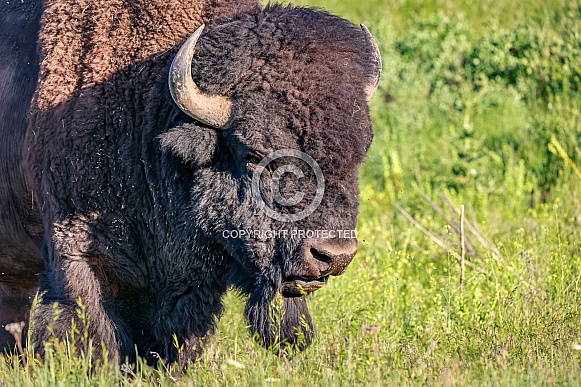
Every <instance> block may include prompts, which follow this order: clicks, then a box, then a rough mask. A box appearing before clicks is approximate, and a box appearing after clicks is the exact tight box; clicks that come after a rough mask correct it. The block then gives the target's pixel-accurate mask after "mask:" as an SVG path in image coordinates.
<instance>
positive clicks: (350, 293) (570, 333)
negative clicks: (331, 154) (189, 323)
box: [0, 0, 581, 386]
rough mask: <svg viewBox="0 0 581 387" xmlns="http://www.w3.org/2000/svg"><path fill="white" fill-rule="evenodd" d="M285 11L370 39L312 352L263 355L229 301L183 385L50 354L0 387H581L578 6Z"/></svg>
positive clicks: (171, 371) (6, 376) (162, 372)
mask: <svg viewBox="0 0 581 387" xmlns="http://www.w3.org/2000/svg"><path fill="white" fill-rule="evenodd" d="M299 3H308V4H309V5H318V6H322V7H324V8H326V9H330V10H332V11H334V12H336V13H338V14H340V15H342V16H344V17H347V18H349V19H351V20H353V21H354V22H363V23H365V24H366V25H368V26H369V28H370V29H371V31H372V33H373V34H374V35H375V36H376V38H377V40H378V42H379V45H380V48H381V50H382V54H383V63H384V73H383V78H382V81H381V85H380V90H379V92H378V94H377V95H376V96H375V97H374V99H373V100H372V102H371V110H372V115H373V118H374V125H375V126H374V128H375V132H376V136H375V140H374V144H373V146H372V149H371V151H370V154H369V156H368V160H367V163H366V164H365V166H364V168H363V170H362V173H361V215H360V220H359V226H358V227H359V228H358V233H359V239H360V244H359V246H360V248H359V253H358V256H357V258H356V259H355V261H354V262H353V263H352V265H351V266H350V267H349V269H348V270H347V272H346V273H345V274H344V275H343V276H341V277H337V278H333V279H332V280H331V281H330V283H329V284H328V286H326V287H325V288H324V289H322V290H320V291H318V292H316V293H315V294H314V295H312V296H311V297H310V298H311V300H310V308H311V311H312V314H313V318H314V320H315V326H316V327H317V330H318V331H317V339H316V341H315V342H314V344H313V345H312V347H311V348H310V349H308V350H307V351H306V352H305V353H302V354H294V355H292V354H291V355H289V356H282V357H277V356H274V355H273V354H272V353H270V352H268V351H265V350H263V349H262V348H260V347H259V346H257V345H256V344H255V343H254V342H253V340H252V338H251V337H250V336H249V334H248V333H247V331H246V328H245V323H244V321H243V319H242V317H241V316H242V308H243V301H242V300H241V299H240V298H239V297H238V296H237V295H236V294H234V293H230V294H229V295H228V296H227V309H226V312H225V315H224V316H223V318H222V320H221V321H220V325H219V332H218V333H217V334H216V335H214V336H213V337H212V338H210V340H209V343H208V344H207V347H206V350H205V352H204V354H203V356H202V358H201V359H200V361H199V362H198V363H196V364H195V365H193V366H191V367H189V368H188V369H187V370H185V371H184V372H183V373H182V372H181V370H179V369H176V368H175V367H173V368H171V367H169V366H167V367H161V368H160V369H159V370H154V369H152V368H149V367H147V366H143V365H139V367H137V368H134V369H129V368H125V369H122V368H119V367H118V366H116V365H114V364H109V363H106V364H103V365H101V366H98V367H96V368H91V367H90V365H89V364H90V363H89V362H90V359H89V356H85V357H81V358H78V357H74V356H71V351H70V345H69V346H67V345H66V344H62V343H61V344H58V343H55V345H54V346H53V347H52V349H50V350H49V352H48V355H47V357H46V360H45V361H40V360H34V359H33V358H29V361H28V364H27V365H26V366H25V367H23V366H22V365H21V364H20V363H19V362H18V360H17V359H16V357H5V358H4V359H3V360H0V385H53V384H54V385H56V384H62V385H68V384H76V385H88V384H92V385H93V384H94V385H112V384H121V385H142V384H151V383H156V384H157V383H159V384H174V383H177V384H180V385H220V386H222V385H231V384H243V385H290V384H297V385H307V384H315V385H345V384H347V385H360V384H371V385H393V384H396V383H397V384H405V385H407V384H438V385H467V384H478V385H480V384H490V385H497V384H511V385H512V384H535V385H538V384H553V383H559V384H571V385H578V384H580V383H581V369H580V365H581V351H580V349H581V333H580V332H581V283H580V279H581V172H580V169H581V110H580V109H581V93H580V85H581V4H580V3H578V2H576V1H567V0H558V1H551V2H548V1H541V0H532V1H524V0H516V1H513V2H496V1H492V0H483V1H479V2H468V1H464V0H447V1H443V0H412V1H406V2H403V1H397V0H384V1H380V0H369V1H361V2H356V3H355V2H350V1H345V0H320V1H308V0H305V1H299ZM462 207H463V208H464V216H462V215H461V214H462V212H463V211H462ZM462 241H463V242H464V243H463V244H464V249H463V248H462ZM463 252H464V257H465V269H464V270H462V264H461V260H462V255H463V254H462V253H463ZM77 337H78V340H80V341H81V342H86V340H87V339H86V338H85V337H84V336H83V335H82V334H80V333H79V334H78V335H77Z"/></svg>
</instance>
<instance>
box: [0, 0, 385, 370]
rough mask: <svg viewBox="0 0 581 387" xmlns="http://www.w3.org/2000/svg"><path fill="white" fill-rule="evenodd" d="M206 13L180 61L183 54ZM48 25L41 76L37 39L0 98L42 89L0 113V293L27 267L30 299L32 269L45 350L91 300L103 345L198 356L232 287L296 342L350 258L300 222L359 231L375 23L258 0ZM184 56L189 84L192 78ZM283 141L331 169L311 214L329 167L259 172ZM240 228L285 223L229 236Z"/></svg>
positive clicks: (257, 321)
mask: <svg viewBox="0 0 581 387" xmlns="http://www.w3.org/2000/svg"><path fill="white" fill-rule="evenodd" d="M34 15H35V17H32V18H31V20H32V23H33V24H34V23H35V20H38V18H37V17H36V15H40V13H38V12H37V13H34ZM3 20H4V19H3ZM203 23H207V24H208V25H207V26H206V28H205V30H204V31H203V34H201V36H199V35H200V33H201V30H199V31H198V33H197V37H196V39H197V41H193V42H194V45H193V46H192V47H195V57H194V60H193V63H190V62H189V61H188V58H187V57H188V54H187V53H186V54H185V59H184V60H185V62H184V63H185V65H184V64H183V63H181V62H180V61H179V60H178V59H177V58H178V57H180V55H181V54H180V53H182V51H183V50H182V51H180V53H178V50H179V48H180V46H181V45H182V43H183V42H184V40H185V39H186V38H187V37H188V36H189V35H190V34H191V33H192V32H193V31H194V30H196V29H197V28H198V27H199V26H200V25H202V24H203ZM35 25H36V24H35ZM40 25H41V27H40V32H39V34H38V37H39V38H38V42H39V47H40V51H39V52H40V54H39V55H40V59H39V61H38V63H39V64H40V65H39V68H40V75H39V76H38V81H36V71H37V70H36V69H37V67H36V66H37V65H36V64H35V63H37V62H35V61H34V59H35V55H36V54H35V52H36V51H34V50H32V51H31V54H30V55H31V58H32V59H31V60H30V63H32V65H31V66H30V70H28V71H27V73H26V74H23V73H20V72H19V71H20V66H14V65H13V67H14V68H18V71H14V69H13V70H12V73H8V76H12V77H16V78H15V79H16V82H20V83H21V84H22V85H23V87H22V88H21V89H22V90H18V92H17V94H14V93H10V92H3V94H2V95H0V97H1V98H2V99H3V100H6V101H10V100H11V98H14V97H13V96H14V95H16V96H17V97H16V101H30V97H31V95H32V91H31V90H32V89H34V87H33V85H35V86H36V92H35V94H34V97H33V99H32V103H31V106H30V110H29V112H28V106H23V105H24V103H22V104H21V105H19V106H18V107H17V108H15V109H14V111H16V112H18V117H16V118H15V119H16V120H17V122H16V124H15V125H13V126H12V125H6V124H5V122H9V119H8V118H4V117H6V113H5V112H4V111H0V113H2V114H4V116H2V118H3V121H2V125H3V126H2V135H3V136H5V135H6V133H8V135H9V136H10V135H13V136H15V138H16V140H15V145H16V146H17V147H18V148H17V149H16V150H15V149H13V147H10V149H8V148H9V147H5V146H4V145H2V148H0V149H1V151H2V154H1V155H0V157H2V160H4V159H6V160H8V162H9V163H10V164H9V165H12V167H13V168H6V170H1V173H3V175H0V176H1V177H4V176H9V177H8V178H7V179H8V182H9V187H11V188H10V190H11V191H9V193H8V195H7V196H10V195H12V196H11V197H8V198H5V197H4V196H3V197H2V200H3V202H2V203H1V204H0V206H2V207H1V208H2V209H3V211H4V209H5V208H6V211H13V210H12V209H14V208H16V209H18V212H16V213H15V215H13V216H12V218H9V219H5V218H4V217H3V218H2V222H3V223H2V224H0V227H1V229H0V232H1V235H0V241H2V242H1V243H2V244H0V248H1V249H2V250H0V267H2V269H3V270H5V271H6V272H7V273H9V274H8V276H7V277H6V278H8V279H9V280H8V281H5V280H4V279H3V278H2V277H0V281H2V285H1V286H2V288H0V289H4V288H6V287H9V286H11V282H10V279H18V278H27V281H28V280H29V279H30V282H26V286H21V289H20V290H21V291H20V293H18V294H19V296H22V297H24V296H26V297H27V296H28V293H29V292H30V291H33V290H34V288H35V286H36V281H35V280H36V278H37V274H38V273H39V272H41V274H40V275H39V276H38V277H39V282H38V286H39V290H40V294H41V295H42V301H41V303H40V305H39V306H38V309H37V310H36V311H35V313H34V316H33V317H32V318H33V319H34V332H33V338H34V340H35V345H36V346H37V348H38V350H39V351H40V352H42V343H43V342H45V341H46V340H48V339H49V338H50V334H49V332H52V333H54V334H55V335H56V336H57V337H61V338H63V337H66V334H67V333H66V332H67V330H68V329H70V327H71V321H76V324H77V325H79V324H80V323H81V322H80V321H78V315H77V301H78V300H81V301H82V303H83V304H84V305H85V307H86V312H87V314H88V316H89V319H90V325H89V332H90V334H91V336H92V337H93V338H94V340H96V341H103V342H104V343H105V346H106V348H107V349H108V351H109V355H110V356H113V357H118V358H119V359H121V360H123V359H126V358H130V359H132V357H133V356H134V353H135V350H134V348H135V347H136V348H137V350H138V353H139V354H140V355H142V356H145V357H147V358H149V359H151V360H152V361H155V358H157V357H163V358H165V359H167V360H169V361H175V360H177V359H178V358H180V357H181V358H183V359H184V360H188V359H193V358H194V357H195V354H196V352H197V351H198V348H199V342H200V340H201V338H203V337H204V336H206V335H207V334H209V333H210V332H211V331H212V329H213V328H214V326H215V323H216V319H217V317H219V316H220V313H221V311H222V297H223V295H224V293H225V292H226V290H227V289H228V287H229V286H233V287H236V288H238V289H239V290H240V291H241V292H242V293H243V294H246V295H247V296H248V301H247V305H246V316H247V319H248V321H249V324H250V327H251V330H252V331H253V332H254V333H256V334H258V336H259V337H260V339H261V341H262V342H263V343H264V344H265V345H266V346H270V345H272V344H275V343H278V342H283V343H286V344H291V345H292V344H295V345H298V346H299V347H300V348H304V347H305V346H306V345H307V344H308V343H309V342H310V341H311V338H312V332H313V330H312V324H311V320H310V316H309V313H308V309H307V305H306V295H305V294H306V293H309V292H311V291H313V290H316V289H318V288H319V287H320V286H321V285H322V284H323V283H324V282H325V281H326V279H327V277H328V276H329V275H339V274H341V273H342V272H343V271H344V270H345V267H346V266H347V265H348V263H349V262H350V261H351V259H352V258H353V255H354V254H355V249H356V241H355V240H354V239H353V238H350V237H347V238H341V237H338V236H337V235H336V234H332V235H333V237H329V235H330V234H328V233H327V234H325V235H327V237H321V235H323V234H320V233H317V234H315V233H313V232H311V233H306V232H304V231H306V230H310V231H313V230H318V231H319V232H320V231H321V230H327V231H329V230H353V229H354V228H355V225H356V218H357V206H358V188H357V175H358V170H359V167H360V165H361V163H362V162H363V159H364V155H365V153H366V151H367V149H368V147H369V145H370V143H371V139H372V131H371V122H370V118H369V114H368V109H367V103H366V102H367V101H366V100H367V98H369V95H370V93H369V89H370V87H371V89H373V87H374V86H376V80H377V78H378V58H377V56H376V47H375V46H374V43H373V42H372V39H371V40H370V35H369V34H368V33H366V31H365V30H364V29H363V30H362V29H361V28H360V27H359V26H354V25H352V24H351V23H349V22H347V21H345V20H343V19H340V18H338V17H335V16H331V15H329V14H327V13H324V12H321V11H314V10H310V9H302V8H292V7H287V8H285V7H282V6H268V7H266V8H264V9H263V8H261V7H260V6H259V5H258V4H256V3H254V2H252V1H249V2H234V1H232V2H213V1H208V2H203V1H191V2H181V1H145V0H140V1H125V0H116V1H107V2H93V1H74V2H70V1H59V0H56V1H51V2H47V4H45V5H44V8H43V10H42V17H41V24H40ZM2 26H3V28H5V25H4V24H3V25H2ZM31 30H32V29H31ZM30 34H31V35H33V34H34V32H32V31H31V32H30ZM188 42H192V40H190V39H188ZM2 44H3V43H2ZM186 46H187V43H186V44H185V45H184V47H186ZM26 47H32V46H31V45H30V42H29V43H27V46H26ZM0 49H3V50H8V48H5V47H4V46H1V47H0ZM193 52H194V51H193V50H192V51H191V55H193ZM374 53H375V54H374ZM374 55H375V56H374ZM12 58H13V59H12V60H13V62H14V63H17V62H18V61H22V60H24V59H22V58H23V56H21V55H20V54H15V55H13V57H12ZM172 63H173V67H172ZM180 63H181V64H180ZM170 67H171V71H170ZM180 69H181V70H183V74H187V76H188V77H189V78H188V79H190V78H191V79H193V81H195V83H194V82H192V81H190V83H191V85H189V86H188V85H186V86H184V82H182V81H183V79H182V78H179V74H178V73H179V72H180V71H181V70H180ZM190 72H191V76H190ZM170 73H171V74H172V76H171V77H170V83H169V86H168V74H170ZM174 73H175V74H178V75H175V74H174ZM174 75H175V76H174ZM2 76H3V77H4V76H5V75H4V73H3V75H2ZM3 79H4V78H3ZM185 83H186V84H187V83H188V82H185ZM24 86H26V87H24ZM18 93H20V94H18ZM2 102H3V101H0V104H1V105H2V106H4V104H2ZM14 103H15V104H16V105H18V103H17V102H14ZM27 112H28V114H26V113H27ZM11 131H12V132H11ZM278 150H293V151H297V152H300V154H307V155H308V156H309V157H310V158H311V159H312V160H313V161H314V162H315V164H316V165H317V167H318V168H319V169H320V171H321V173H322V175H323V176H324V181H325V186H324V195H322V196H321V197H320V198H319V202H320V203H319V204H318V205H317V206H316V208H315V209H313V211H312V213H311V214H310V215H309V216H306V217H303V218H300V217H296V219H295V218H293V215H296V214H299V213H301V211H302V210H303V209H305V207H306V206H307V204H308V203H309V202H312V201H313V199H314V198H315V196H317V195H318V192H319V191H317V189H318V185H317V184H318V182H319V180H317V179H318V178H319V177H318V175H317V173H315V172H316V171H315V172H314V171H312V170H311V171H310V172H309V170H308V169H307V170H306V172H305V173H304V174H302V175H301V176H298V175H297V174H296V173H295V174H292V173H288V172H289V171H290V170H288V169H287V170H285V171H286V172H287V173H280V171H278V172H277V171H276V170H275V168H274V167H273V165H274V166H276V165H279V164H282V162H283V161H284V162H287V164H289V165H294V167H296V168H303V169H304V167H305V166H307V164H308V163H307V164H305V161H304V160H301V159H300V158H299V159H296V158H293V157H291V156H289V154H286V156H284V157H281V158H279V159H278V160H276V161H274V162H273V164H272V165H269V166H266V167H264V168H263V165H262V164H263V163H262V164H261V160H263V158H264V157H266V156H268V155H270V154H272V153H273V152H276V151H278ZM2 168H4V166H2ZM9 169H19V170H21V171H24V175H26V178H27V180H25V179H24V178H23V174H22V173H21V174H20V175H17V176H16V177H12V175H9V174H10V173H11V171H10V170H9ZM277 173H278V175H277ZM257 174H258V175H257ZM26 181H27V182H28V186H29V187H30V189H28V188H26V187H27V185H26V183H25V182H26ZM273 184H274V185H275V188H276V189H273ZM297 192H300V193H301V194H302V196H303V197H302V199H303V200H302V201H299V202H297V203H295V202H293V203H292V204H289V201H288V200H286V201H285V199H283V200H282V201H281V200H280V197H277V196H276V194H277V193H278V194H280V195H282V197H283V198H291V197H293V195H295V194H296V193H297ZM257 194H258V195H260V196H261V197H262V198H263V204H265V205H266V206H268V207H269V208H271V209H274V212H276V213H278V214H282V219H281V218H280V217H278V218H277V217H276V216H274V217H273V216H272V214H270V215H269V213H268V212H267V211H264V209H263V208H261V207H260V206H258V205H257V202H256V195H257ZM32 200H34V202H32ZM281 203H282V204H281ZM285 217H286V218H285ZM289 217H290V218H292V219H293V221H288V219H287V218H289ZM14 230H17V231H14ZM238 230H263V231H265V230H266V231H271V232H274V234H276V235H274V236H273V234H270V237H260V236H258V237H253V236H248V234H245V236H244V237H240V235H239V233H236V235H237V236H238V237H232V235H233V231H238ZM301 230H302V231H303V232H302V233H299V232H295V231H301ZM282 231H285V232H284V233H283V232H282ZM11 233H14V235H12V234H11ZM11 248H12V249H13V250H10V249H11ZM39 257H42V260H39ZM43 265H44V269H42V266H43ZM21 285H25V283H24V281H22V283H21ZM19 286H20V285H19ZM7 293H8V292H5V294H7ZM15 294H16V293H15ZM8 298H9V296H6V295H4V299H5V300H8ZM16 298H17V297H16V296H13V297H12V299H14V300H15V299H16ZM276 300H280V301H281V302H280V303H281V305H282V306H281V314H280V319H279V320H278V322H279V323H280V326H276V321H273V319H272V317H271V315H272V306H273V304H275V303H276V302H277V301H276ZM3 302H7V301H3ZM10 302H12V301H10ZM13 303H14V305H15V308H16V309H18V308H20V309H19V311H20V310H23V309H25V308H26V307H27V302H25V301H24V300H21V301H20V302H16V301H14V302H13ZM55 303H58V309H59V314H58V316H55V315H54V313H55V308H54V304H55ZM16 309H15V310H16ZM0 314H2V318H3V319H5V320H6V319H14V318H22V316H21V315H18V316H17V314H14V315H6V314H3V312H2V311H0ZM3 323H4V321H3ZM52 333H51V334H52ZM176 342H177V345H176ZM178 348H181V349H179V350H178Z"/></svg>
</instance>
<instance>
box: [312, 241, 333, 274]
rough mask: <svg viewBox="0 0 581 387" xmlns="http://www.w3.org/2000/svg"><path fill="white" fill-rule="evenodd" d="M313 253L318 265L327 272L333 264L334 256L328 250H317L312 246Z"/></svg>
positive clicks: (322, 270)
mask: <svg viewBox="0 0 581 387" xmlns="http://www.w3.org/2000/svg"><path fill="white" fill-rule="evenodd" d="M311 255H312V256H313V258H315V259H316V260H317V266H318V267H319V270H321V272H325V271H326V270H328V269H329V267H331V265H332V264H333V258H332V257H331V256H330V253H329V252H328V251H326V250H317V249H316V248H314V247H311Z"/></svg>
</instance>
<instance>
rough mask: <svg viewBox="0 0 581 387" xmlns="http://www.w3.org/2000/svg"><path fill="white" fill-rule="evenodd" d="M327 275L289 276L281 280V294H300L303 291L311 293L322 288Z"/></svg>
mask: <svg viewBox="0 0 581 387" xmlns="http://www.w3.org/2000/svg"><path fill="white" fill-rule="evenodd" d="M328 278H329V276H325V277H321V278H304V277H298V276H294V275H293V276H290V277H287V278H285V279H284V280H283V282H282V294H283V295H284V296H286V297H297V296H302V295H304V294H305V293H312V292H314V291H315V290H318V289H320V288H322V287H323V286H324V285H325V283H327V279H328Z"/></svg>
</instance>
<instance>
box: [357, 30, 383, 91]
mask: <svg viewBox="0 0 581 387" xmlns="http://www.w3.org/2000/svg"><path fill="white" fill-rule="evenodd" d="M361 29H362V30H363V34H364V35H365V40H366V41H367V44H368V45H369V46H370V47H371V49H372V53H371V64H372V65H373V69H372V74H371V77H370V78H369V83H368V84H367V87H366V88H365V94H366V97H367V100H368V101H369V100H370V99H371V97H373V94H375V91H376V90H377V86H378V85H379V79H380V78H381V70H382V69H381V67H382V64H381V53H380V52H379V47H378V46H377V42H376V41H375V39H374V38H373V35H371V32H369V30H368V29H367V27H366V26H365V24H361Z"/></svg>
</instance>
